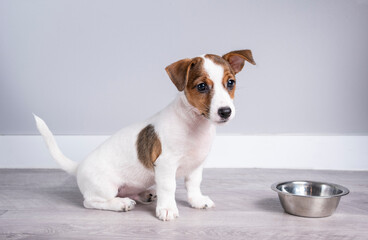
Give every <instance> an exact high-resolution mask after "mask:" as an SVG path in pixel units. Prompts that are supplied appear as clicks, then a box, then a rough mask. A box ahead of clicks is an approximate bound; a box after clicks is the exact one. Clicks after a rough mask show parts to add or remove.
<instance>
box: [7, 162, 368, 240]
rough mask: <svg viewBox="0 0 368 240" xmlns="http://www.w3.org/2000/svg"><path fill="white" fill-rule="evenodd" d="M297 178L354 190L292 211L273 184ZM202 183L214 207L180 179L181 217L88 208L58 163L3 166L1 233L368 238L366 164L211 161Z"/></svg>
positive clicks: (145, 208)
mask: <svg viewBox="0 0 368 240" xmlns="http://www.w3.org/2000/svg"><path fill="white" fill-rule="evenodd" d="M296 179H299V180H301V179H305V180H316V181H325V182H333V183H337V184H341V185H343V186H345V187H347V188H349V189H350V191H351V193H350V194H349V195H347V196H345V197H343V198H342V200H341V202H340V205H339V207H338V209H337V211H336V212H335V214H334V215H332V216H331V217H327V218H318V219H317V218H301V217H295V216H291V215H288V214H286V213H284V211H283V209H282V208H281V205H280V203H279V200H278V197H277V194H276V193H275V192H273V191H272V190H271V189H270V185H271V184H272V183H274V182H277V181H284V180H296ZM202 189H203V192H204V193H205V194H207V195H209V196H210V197H211V198H212V200H213V201H214V202H215V203H216V207H215V208H214V209H209V210H197V209H192V208H190V207H189V205H188V204H187V203H186V197H185V196H186V195H185V190H184V187H183V181H182V180H178V189H177V194H176V199H177V204H178V208H179V212H180V217H179V218H178V219H177V220H175V221H172V222H161V221H159V220H158V219H156V217H155V216H154V209H155V205H156V204H155V203H153V204H151V205H137V206H136V208H135V209H134V210H133V211H130V212H120V213H118V212H111V211H100V210H89V209H85V208H83V206H82V200H83V199H82V195H81V194H80V192H79V190H78V188H77V185H76V181H75V178H74V177H71V176H69V175H67V174H66V173H64V172H62V171H59V170H26V169H24V170H9V169H0V239H37V240H42V239H151V240H152V239H188V240H191V239H216V240H218V239H272V240H275V239H298V240H302V239H312V240H318V239H368V172H348V171H311V170H271V169H206V170H205V172H204V180H203V184H202Z"/></svg>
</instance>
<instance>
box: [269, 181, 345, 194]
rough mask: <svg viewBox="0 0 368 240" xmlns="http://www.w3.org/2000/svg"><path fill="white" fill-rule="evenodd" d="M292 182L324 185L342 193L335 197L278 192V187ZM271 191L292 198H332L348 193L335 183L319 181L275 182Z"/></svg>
mask: <svg viewBox="0 0 368 240" xmlns="http://www.w3.org/2000/svg"><path fill="white" fill-rule="evenodd" d="M293 182H307V183H316V184H325V185H330V186H333V187H336V188H338V189H339V190H341V191H342V193H339V194H336V195H331V196H311V195H297V194H292V193H289V192H283V191H280V190H279V189H278V188H277V187H278V186H280V185H284V184H289V183H293ZM271 189H272V190H273V191H275V192H277V193H279V194H283V195H289V196H294V197H305V198H334V197H342V196H345V195H347V194H349V193H350V191H349V189H347V188H346V187H344V186H341V185H339V184H335V183H328V182H319V181H310V180H292V181H281V182H276V183H274V184H272V185H271Z"/></svg>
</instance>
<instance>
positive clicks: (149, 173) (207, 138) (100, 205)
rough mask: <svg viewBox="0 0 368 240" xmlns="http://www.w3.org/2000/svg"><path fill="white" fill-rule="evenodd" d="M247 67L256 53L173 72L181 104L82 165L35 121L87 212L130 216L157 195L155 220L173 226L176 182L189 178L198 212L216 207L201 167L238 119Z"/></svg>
mask: <svg viewBox="0 0 368 240" xmlns="http://www.w3.org/2000/svg"><path fill="white" fill-rule="evenodd" d="M245 61H248V62H250V63H251V64H255V62H254V60H253V57H252V52H251V51H250V50H240V51H233V52H229V53H227V54H225V55H224V56H222V57H220V56H217V55H212V54H206V55H202V56H200V57H195V58H191V59H190V58H187V59H183V60H180V61H177V62H175V63H173V64H171V65H169V66H168V67H166V72H167V73H168V75H169V77H170V79H171V81H172V82H173V83H174V85H175V86H176V87H177V89H178V90H179V92H180V93H179V94H178V96H177V97H176V99H175V100H174V101H173V102H172V103H171V104H170V105H168V106H167V107H166V108H165V109H163V110H162V111H161V112H159V113H157V114H156V115H154V116H153V117H151V118H150V119H148V120H146V121H144V122H141V123H137V124H134V125H132V126H129V127H126V128H123V129H121V130H120V131H118V132H117V133H116V134H114V135H113V136H111V137H110V138H109V139H107V140H106V141H105V142H104V143H103V144H101V145H100V146H99V147H98V148H97V149H95V150H94V151H93V152H92V153H91V154H90V155H89V156H88V157H87V158H86V159H85V160H84V161H82V162H81V163H79V164H78V163H76V162H74V161H72V160H70V159H68V158H67V157H66V156H64V155H63V154H62V152H61V151H60V149H59V147H58V145H57V143H56V141H55V139H54V137H53V135H52V133H51V131H50V130H49V128H48V127H47V125H46V124H45V122H44V121H43V120H42V119H40V118H39V117H37V116H36V115H35V120H36V124H37V127H38V130H39V131H40V133H41V135H42V136H43V138H44V140H45V142H46V145H47V147H48V149H49V151H50V153H51V155H52V157H53V158H54V159H55V160H56V162H58V164H59V165H60V166H61V168H62V169H63V170H65V171H66V172H68V173H70V174H72V175H75V176H76V177H77V182H78V186H79V189H80V191H81V192H82V194H83V197H84V206H85V207H86V208H95V209H103V210H111V211H129V210H132V209H133V208H134V206H135V204H136V201H139V202H142V203H148V202H151V201H153V200H154V199H155V198H156V194H157V207H156V216H157V217H158V218H159V219H161V220H163V221H169V220H173V219H175V218H176V217H178V216H179V211H178V208H177V206H176V202H175V190H176V178H178V177H184V178H185V186H186V189H187V191H188V202H189V204H190V205H191V206H192V207H193V208H199V209H203V208H211V207H214V206H215V204H214V203H213V201H212V200H211V199H210V198H209V197H208V196H204V195H202V192H201V189H200V184H201V181H202V170H203V163H204V161H205V159H206V157H207V155H208V153H209V151H210V148H211V145H212V142H213V139H214V137H215V134H216V129H215V125H221V124H224V123H226V122H228V121H230V120H231V119H232V118H233V117H234V115H235V107H234V104H233V99H234V92H235V88H236V80H235V74H237V73H238V72H240V71H241V70H242V68H243V66H244V62H245ZM154 184H155V185H156V193H155V191H154V190H153V189H152V186H153V185H154ZM134 200H136V201H134Z"/></svg>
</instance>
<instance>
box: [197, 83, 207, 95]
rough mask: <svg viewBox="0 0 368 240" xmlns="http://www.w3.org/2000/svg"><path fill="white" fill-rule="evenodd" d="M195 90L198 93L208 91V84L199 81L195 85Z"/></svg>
mask: <svg viewBox="0 0 368 240" xmlns="http://www.w3.org/2000/svg"><path fill="white" fill-rule="evenodd" d="M197 90H198V91H199V92H200V93H206V92H208V90H209V88H208V85H207V84H206V83H200V84H198V85H197Z"/></svg>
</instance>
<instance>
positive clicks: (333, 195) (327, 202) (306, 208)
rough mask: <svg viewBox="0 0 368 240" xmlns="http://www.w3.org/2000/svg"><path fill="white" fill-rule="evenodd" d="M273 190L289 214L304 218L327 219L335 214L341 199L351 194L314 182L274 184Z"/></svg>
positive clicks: (334, 186) (346, 190)
mask: <svg viewBox="0 0 368 240" xmlns="http://www.w3.org/2000/svg"><path fill="white" fill-rule="evenodd" d="M271 188H272V190H274V191H275V192H277V193H278V195H279V198H280V202H281V205H282V207H283V208H284V209H285V211H286V212H287V213H290V214H292V215H296V216H302V217H327V216H330V215H332V214H333V213H334V211H335V209H336V208H337V206H338V205H339V202H340V198H341V197H342V196H344V195H346V194H348V193H349V190H348V189H347V188H345V187H343V186H340V185H337V184H333V183H322V182H312V181H290V182H279V183H274V184H273V185H272V186H271Z"/></svg>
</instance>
